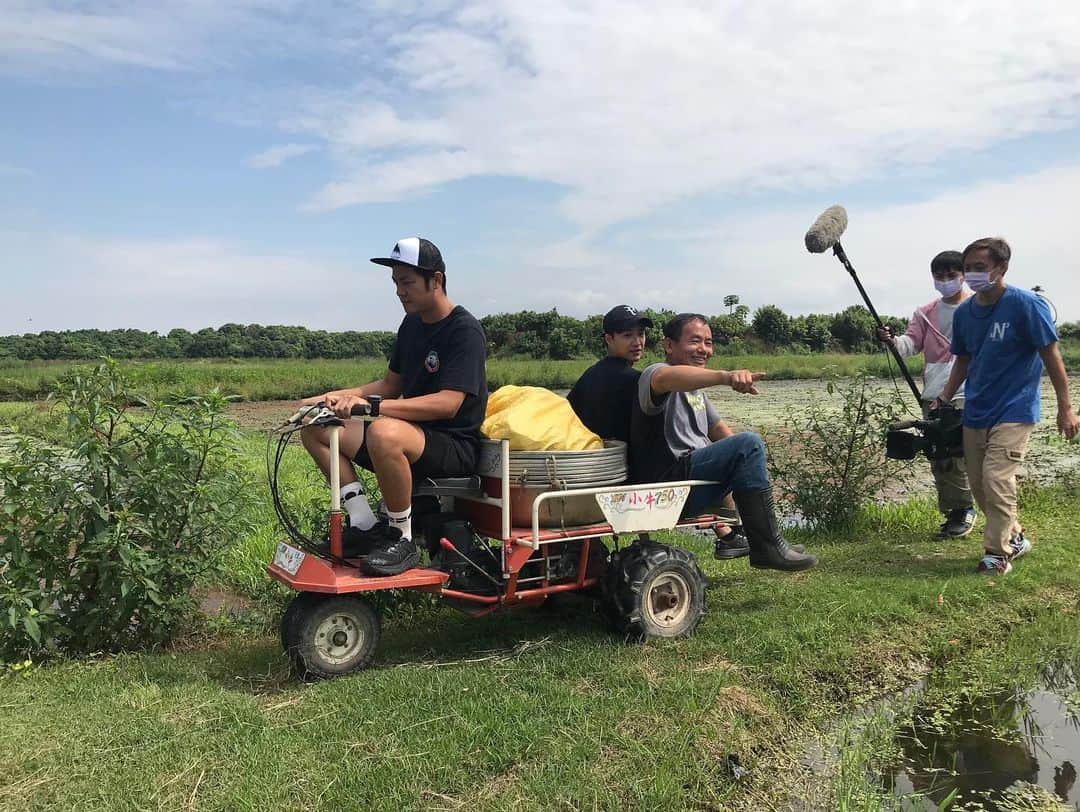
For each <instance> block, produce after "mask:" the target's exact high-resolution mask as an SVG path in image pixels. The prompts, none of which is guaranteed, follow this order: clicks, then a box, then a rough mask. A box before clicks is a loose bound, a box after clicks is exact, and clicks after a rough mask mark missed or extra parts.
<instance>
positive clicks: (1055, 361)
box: [1039, 341, 1080, 440]
mask: <svg viewBox="0 0 1080 812" xmlns="http://www.w3.org/2000/svg"><path fill="white" fill-rule="evenodd" d="M1039 355H1040V356H1041V357H1042V361H1043V364H1045V365H1046V374H1047V375H1049V376H1050V383H1052V384H1053V385H1054V393H1055V394H1056V395H1057V406H1058V409H1057V427H1058V431H1060V432H1061V433H1062V434H1064V435H1065V437H1066V438H1068V439H1069V440H1071V439H1073V438H1074V437H1076V435H1077V434H1078V433H1080V417H1077V415H1076V413H1075V412H1074V411H1073V409H1072V400H1071V399H1070V396H1069V375H1068V373H1066V372H1065V362H1064V361H1062V360H1061V351H1060V350H1059V349H1058V345H1057V342H1056V341H1055V342H1054V343H1053V344H1048V345H1046V346H1045V347H1042V348H1040V349H1039Z"/></svg>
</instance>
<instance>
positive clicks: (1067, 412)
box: [1057, 409, 1080, 440]
mask: <svg viewBox="0 0 1080 812" xmlns="http://www.w3.org/2000/svg"><path fill="white" fill-rule="evenodd" d="M1057 427H1058V431H1060V432H1061V433H1062V434H1064V435H1065V439H1066V440H1074V439H1076V436H1077V435H1078V434H1080V416H1078V415H1077V414H1076V412H1074V411H1073V410H1072V409H1058V414H1057Z"/></svg>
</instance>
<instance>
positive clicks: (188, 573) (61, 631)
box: [0, 362, 251, 662]
mask: <svg viewBox="0 0 1080 812" xmlns="http://www.w3.org/2000/svg"><path fill="white" fill-rule="evenodd" d="M55 398H56V404H55V405H54V408H53V412H52V414H53V419H54V420H56V421H61V422H62V424H63V425H64V426H65V428H66V432H65V434H64V435H63V437H62V439H60V440H52V441H50V442H45V441H43V440H42V439H41V438H40V437H33V436H29V435H27V434H21V433H19V432H15V433H14V434H11V435H8V436H6V437H5V439H4V443H3V446H2V447H0V659H3V660H6V661H9V662H10V661H13V660H16V659H22V658H23V657H26V656H33V657H40V656H42V655H45V654H50V653H56V652H67V653H73V654H84V653H89V652H95V651H117V650H124V649H133V648H144V647H150V646H156V645H160V644H163V643H165V642H167V641H168V640H169V639H170V637H171V635H172V634H173V633H174V632H175V631H176V630H177V628H178V627H179V625H180V624H181V623H182V621H183V620H184V618H185V617H186V616H187V615H188V613H189V612H190V611H191V610H192V609H193V608H194V602H193V599H192V598H191V587H192V585H193V583H194V582H195V580H196V579H197V578H198V577H199V576H200V575H201V574H203V573H204V572H206V571H207V570H208V569H210V568H211V567H213V566H214V564H215V563H216V561H217V560H218V558H219V554H220V552H221V551H222V549H223V548H224V547H225V546H226V545H228V544H229V543H230V542H231V541H232V540H233V538H235V535H236V532H237V531H238V530H239V529H240V527H241V525H242V524H243V522H244V519H243V518H242V517H243V516H244V514H245V511H244V509H243V506H244V504H245V502H246V501H247V498H248V494H249V493H250V490H251V489H250V487H249V483H248V477H247V475H246V474H245V473H243V471H244V469H243V467H242V465H241V464H240V460H239V457H238V454H237V451H236V447H235V440H236V435H235V430H234V429H233V427H232V425H231V424H230V423H229V422H227V421H226V420H225V419H224V417H223V414H222V413H223V410H224V407H225V400H224V398H223V397H222V396H221V395H220V394H219V393H217V392H216V391H215V392H212V393H211V394H209V395H207V396H205V397H198V398H189V399H186V400H184V401H182V402H170V403H160V404H146V403H142V402H141V401H140V399H139V398H138V397H137V395H136V394H135V393H134V392H133V391H132V390H131V385H130V381H129V380H128V379H127V378H126V377H125V375H124V373H123V372H122V371H121V370H120V368H119V367H118V366H117V365H116V364H114V363H112V362H106V363H104V364H102V365H101V366H98V367H96V368H93V369H79V370H75V371H74V372H72V373H71V374H70V375H68V376H67V377H65V378H64V379H62V380H61V381H60V382H59V383H58V384H57V388H56V393H55ZM134 403H142V405H143V408H132V404H134Z"/></svg>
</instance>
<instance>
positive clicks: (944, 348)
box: [896, 299, 964, 400]
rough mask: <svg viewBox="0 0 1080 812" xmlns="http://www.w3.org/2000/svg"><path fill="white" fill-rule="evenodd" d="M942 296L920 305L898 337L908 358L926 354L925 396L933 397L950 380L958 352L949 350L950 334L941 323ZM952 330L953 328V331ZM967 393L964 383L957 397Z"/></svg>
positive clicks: (900, 349) (899, 348) (901, 350)
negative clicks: (947, 334)
mask: <svg viewBox="0 0 1080 812" xmlns="http://www.w3.org/2000/svg"><path fill="white" fill-rule="evenodd" d="M940 302H941V300H940V299H934V301H932V302H929V303H927V304H924V305H923V306H922V307H920V308H918V309H917V310H916V311H915V313H914V314H913V315H912V316H911V321H910V322H908V327H907V332H905V333H904V334H903V335H902V336H897V337H896V349H897V350H899V352H900V355H901V356H903V357H904V358H906V357H908V356H910V355H917V354H918V353H920V352H921V353H922V354H923V355H924V356H925V357H926V363H925V365H924V366H923V400H933V399H934V398H936V397H937V396H938V395H940V394H941V390H942V389H944V388H945V384H946V383H947V382H948V380H949V372H950V371H952V364H953V360H954V358H955V356H954V355H953V354H952V353H951V352H949V343H950V342H949V338H948V336H946V335H945V334H944V333H942V332H941V325H940V324H939V323H938V312H939V308H938V304H939V303H940ZM949 332H950V334H951V332H952V331H951V330H950V331H949ZM963 397H964V388H963V386H962V385H961V387H960V389H959V391H957V393H956V399H958V400H959V399H962V398H963Z"/></svg>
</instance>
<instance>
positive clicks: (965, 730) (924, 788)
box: [793, 663, 1080, 812]
mask: <svg viewBox="0 0 1080 812" xmlns="http://www.w3.org/2000/svg"><path fill="white" fill-rule="evenodd" d="M1077 677H1078V674H1077V672H1076V671H1075V670H1072V669H1070V668H1069V667H1068V666H1067V665H1064V664H1062V663H1055V664H1052V665H1050V666H1047V667H1046V668H1045V669H1044V670H1043V672H1042V674H1041V675H1040V678H1039V680H1038V681H1037V683H1036V684H1035V686H1034V687H1033V688H1030V689H1016V688H1012V687H1006V688H1002V690H1000V691H997V692H994V693H981V694H973V693H971V692H970V691H964V690H961V689H957V690H956V691H955V692H948V691H945V692H942V691H929V690H928V689H927V680H923V681H922V682H920V683H919V684H917V685H914V686H912V687H909V688H907V689H905V690H904V691H902V692H900V693H898V694H895V695H894V696H892V697H886V698H884V699H882V700H879V701H876V702H874V703H873V704H872V705H870V706H868V707H864V708H862V709H860V710H858V711H856V712H854V713H852V714H850V715H848V716H847V717H846V718H845V719H843V720H841V721H840V722H838V723H837V725H836V727H835V728H834V729H833V731H832V732H831V733H828V734H826V737H825V741H824V742H822V741H816V742H812V743H810V744H809V745H808V746H807V747H806V749H805V750H804V751H803V757H802V759H801V761H802V764H803V765H804V766H805V767H806V768H808V769H809V770H810V771H811V772H813V773H815V774H817V775H819V776H828V775H829V774H830V773H831V772H832V771H833V770H834V769H835V766H834V765H836V764H838V763H839V760H840V758H841V752H842V748H845V747H847V746H849V742H850V741H852V740H853V739H852V738H851V737H852V736H854V739H858V738H859V736H860V731H865V730H867V729H868V728H869V727H870V726H871V725H872V724H874V723H875V722H876V721H877V720H885V721H886V723H887V724H888V725H889V726H890V728H892V729H893V730H894V732H893V733H892V734H891V735H892V737H893V744H894V745H895V747H894V752H895V753H896V758H895V759H893V758H891V757H889V765H890V766H888V767H886V768H885V769H884V770H883V771H881V772H877V773H876V775H872V774H868V775H867V779H868V780H870V781H872V782H875V783H877V784H878V785H879V786H880V787H881V788H882V789H883V790H885V791H886V792H891V793H892V794H893V795H894V796H895V798H896V803H897V805H898V806H899V808H901V809H905V810H936V809H939V808H945V807H944V806H943V804H944V802H945V801H946V800H947V799H950V803H949V804H948V805H947V808H950V809H970V810H975V809H978V810H999V809H1000V810H1002V811H1003V812H1005V811H1006V810H1009V811H1010V812H1015V810H1034V809H1039V810H1052V809H1076V810H1080V781H1078V777H1077V773H1078V771H1080V686H1078V684H1077ZM930 679H932V678H930ZM793 806H794V807H796V808H810V807H805V806H802V805H800V804H799V803H797V802H796V801H795V800H794V799H793Z"/></svg>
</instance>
